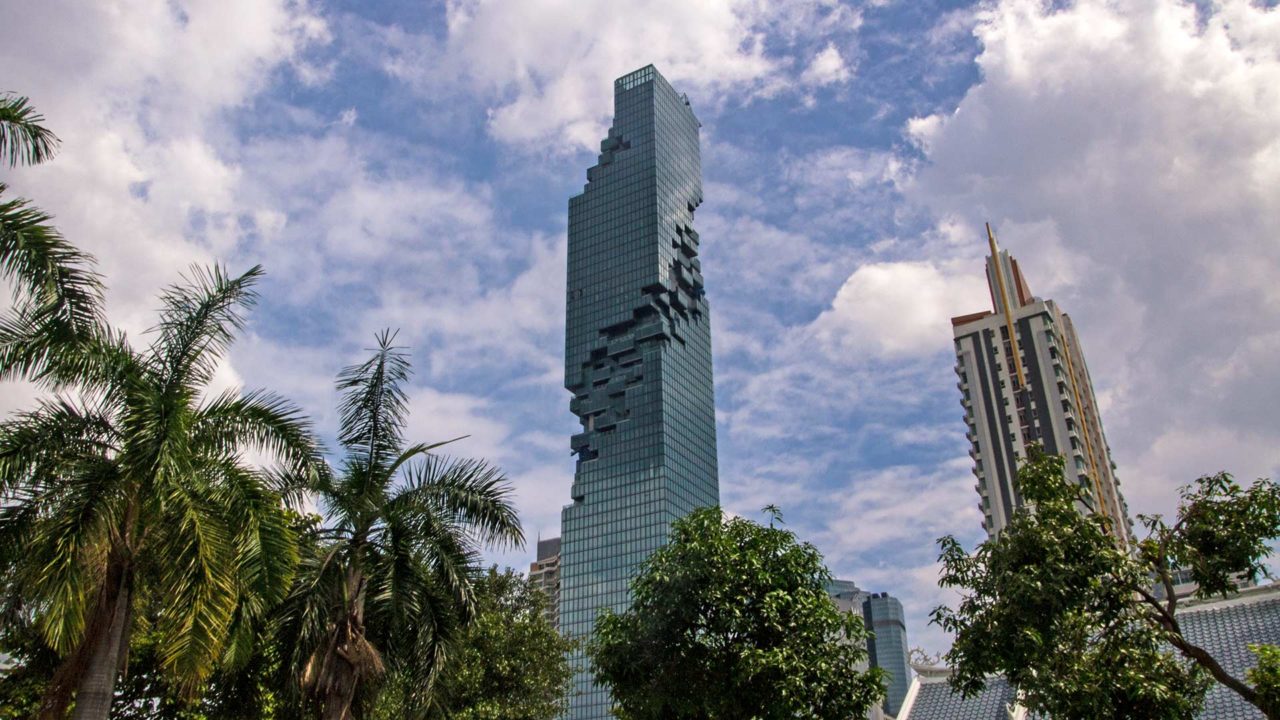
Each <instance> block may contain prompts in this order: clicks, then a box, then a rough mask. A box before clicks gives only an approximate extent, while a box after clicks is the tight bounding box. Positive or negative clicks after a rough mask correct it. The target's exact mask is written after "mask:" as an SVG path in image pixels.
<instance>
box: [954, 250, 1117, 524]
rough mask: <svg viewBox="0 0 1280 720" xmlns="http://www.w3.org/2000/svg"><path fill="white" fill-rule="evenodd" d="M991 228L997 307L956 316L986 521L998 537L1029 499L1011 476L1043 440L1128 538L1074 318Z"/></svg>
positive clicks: (963, 391)
mask: <svg viewBox="0 0 1280 720" xmlns="http://www.w3.org/2000/svg"><path fill="white" fill-rule="evenodd" d="M987 236H988V240H989V242H990V246H991V256H990V257H988V258H987V284H988V285H989V287H990V289H991V305H992V308H993V309H992V310H985V311H982V312H977V313H972V314H969V315H961V316H959V317H954V318H952V319H951V325H952V329H953V332H954V335H955V351H956V374H957V375H958V376H959V382H958V384H957V387H958V388H959V389H960V395H961V400H960V402H961V404H962V405H963V406H964V420H965V423H966V425H967V426H968V433H967V437H968V438H969V442H970V443H971V446H972V447H971V449H970V451H969V454H970V455H971V456H972V457H973V462H974V466H973V473H974V475H975V476H977V479H978V483H977V485H976V486H975V489H976V490H977V491H978V494H979V496H980V497H981V500H980V503H979V508H980V509H981V510H982V515H983V528H984V529H986V531H987V533H988V534H989V535H991V536H994V535H995V534H996V533H998V532H999V531H1000V530H1001V529H1002V528H1004V526H1005V525H1007V524H1008V523H1009V520H1010V519H1011V518H1012V517H1013V512H1014V510H1016V509H1017V508H1018V507H1019V506H1020V505H1021V504H1022V499H1021V497H1020V496H1019V494H1018V492H1017V490H1016V488H1015V487H1014V484H1013V479H1014V477H1015V473H1016V471H1017V467H1018V463H1019V461H1020V460H1023V459H1025V458H1026V457H1027V447H1028V446H1030V445H1032V444H1036V443H1039V444H1041V445H1043V446H1044V448H1045V450H1046V451H1047V452H1049V453H1050V454H1055V455H1064V456H1065V457H1066V473H1067V479H1068V480H1069V481H1072V482H1078V483H1079V484H1080V485H1082V486H1084V487H1085V488H1087V489H1088V491H1089V495H1090V497H1091V503H1092V506H1093V508H1092V509H1093V510H1094V511H1096V512H1101V513H1103V514H1105V515H1106V516H1107V517H1108V518H1110V519H1111V520H1112V525H1111V526H1112V531H1113V532H1114V533H1115V534H1116V535H1117V537H1118V538H1119V539H1120V540H1121V542H1122V543H1123V544H1125V545H1128V544H1129V543H1130V541H1131V536H1132V533H1133V528H1132V523H1131V521H1130V520H1129V512H1128V507H1127V506H1126V505H1125V502H1124V498H1123V497H1122V496H1121V494H1120V482H1119V481H1118V480H1117V479H1116V476H1115V464H1114V463H1113V462H1112V461H1111V448H1110V447H1109V446H1108V445H1107V438H1106V435H1105V434H1104V433H1103V431H1102V420H1101V419H1100V418H1099V416H1098V405H1097V400H1096V399H1095V398H1094V394H1093V382H1092V381H1091V380H1090V378H1089V369H1088V367H1087V366H1086V365H1085V361H1084V353H1083V351H1082V350H1081V348H1080V340H1079V338H1078V337H1077V336H1076V331H1075V328H1074V326H1073V325H1072V324H1071V318H1070V317H1068V316H1067V315H1066V313H1064V312H1062V311H1061V310H1060V309H1059V308H1058V306H1057V305H1056V304H1055V303H1054V302H1053V301H1052V300H1044V299H1041V298H1037V297H1035V296H1033V295H1032V294H1031V289H1030V288H1029V287H1028V285H1027V281H1026V279H1025V278H1024V277H1023V276H1022V272H1021V270H1020V269H1019V268H1018V261H1017V260H1015V259H1013V258H1012V257H1010V255H1009V253H1008V252H1006V251H1002V250H999V249H998V248H997V247H996V241H995V236H994V235H993V234H992V233H991V229H990V226H988V228H987Z"/></svg>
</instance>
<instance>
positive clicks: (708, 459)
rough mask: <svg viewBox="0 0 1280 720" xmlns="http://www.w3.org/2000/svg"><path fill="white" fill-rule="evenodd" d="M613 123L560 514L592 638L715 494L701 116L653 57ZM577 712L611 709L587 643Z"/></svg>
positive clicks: (623, 92)
mask: <svg viewBox="0 0 1280 720" xmlns="http://www.w3.org/2000/svg"><path fill="white" fill-rule="evenodd" d="M613 91H614V119H613V126H612V127H611V128H609V133H608V136H607V137H606V138H605V139H604V140H603V141H602V142H601V143H600V156H599V160H598V162H597V163H596V165H595V166H594V167H592V168H590V169H588V170H587V184H586V187H585V188H584V189H583V192H582V194H581V195H578V196H576V197H573V198H570V200H569V276H568V286H567V287H568V302H567V319H566V320H567V321H566V327H565V387H566V388H567V389H568V390H569V391H570V392H572V393H573V399H572V400H571V401H570V403H569V407H570V409H571V410H572V411H573V413H574V414H575V415H577V416H578V419H579V420H580V421H581V422H582V432H580V433H578V434H576V435H574V436H573V438H572V439H571V440H570V447H571V449H572V450H573V452H574V453H575V454H576V455H577V470H576V472H575V474H574V482H573V488H572V491H571V493H570V494H571V496H572V499H573V504H572V505H569V506H567V507H565V509H564V512H563V514H562V516H561V525H562V532H561V537H562V540H563V545H562V548H561V591H560V592H561V594H560V598H561V599H560V626H561V629H562V631H563V632H564V633H565V634H566V635H567V636H569V637H572V638H585V637H586V636H589V635H590V633H591V630H592V628H593V626H594V624H595V618H596V614H597V613H598V612H599V611H600V610H602V609H604V608H612V609H615V610H623V609H624V608H626V607H627V606H628V604H629V601H630V594H629V590H628V584H629V582H630V580H631V578H632V577H633V576H634V574H635V572H636V570H637V567H638V565H639V564H640V563H641V562H642V561H643V560H644V559H645V558H647V557H648V556H649V554H650V553H651V552H652V551H653V550H654V549H656V548H657V547H659V546H660V545H662V544H664V543H665V542H666V540H667V534H668V531H669V528H670V525H671V523H672V522H673V521H674V520H676V519H678V518H681V517H683V516H684V515H686V514H688V513H689V512H691V511H692V510H694V509H695V508H698V507H704V506H709V505H716V504H718V503H719V498H720V492H719V483H718V480H717V475H716V434H715V432H716V428H715V407H714V396H713V392H712V383H711V328H710V317H709V309H708V306H707V300H706V297H705V295H704V293H703V286H702V268H701V263H700V262H699V260H698V233H697V232H695V231H694V229H693V212H694V209H695V208H697V207H698V205H699V204H700V203H701V202H702V165H701V159H700V156H699V149H698V128H699V127H700V124H699V123H698V119H697V118H696V117H694V115H693V110H692V109H690V107H689V101H688V98H686V97H684V96H682V95H680V94H678V93H676V91H675V90H674V89H672V87H671V85H669V84H668V83H667V81H666V80H665V79H664V78H663V77H662V76H661V75H659V74H658V72H657V71H656V70H655V69H654V68H653V66H648V67H644V68H641V69H639V70H636V71H635V72H632V73H629V74H627V75H624V76H623V77H621V78H618V80H616V81H615V82H614V86H613ZM572 661H573V664H574V669H575V678H574V688H573V691H572V695H571V697H570V704H569V712H568V715H567V717H568V718H571V719H573V720H583V719H586V718H591V719H594V718H601V719H603V718H607V717H609V707H610V703H611V701H610V698H609V694H608V691H607V689H604V688H598V687H596V686H595V685H594V683H593V682H592V680H591V670H590V668H589V667H588V666H587V663H586V659H585V657H584V656H583V654H582V653H581V651H579V652H578V653H577V654H576V655H575V656H574V657H573V658H572Z"/></svg>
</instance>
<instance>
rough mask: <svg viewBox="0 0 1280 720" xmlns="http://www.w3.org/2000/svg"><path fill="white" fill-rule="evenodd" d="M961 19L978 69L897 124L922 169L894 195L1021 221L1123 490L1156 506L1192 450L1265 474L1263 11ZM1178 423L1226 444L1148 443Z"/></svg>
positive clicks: (1210, 462) (1194, 461)
mask: <svg viewBox="0 0 1280 720" xmlns="http://www.w3.org/2000/svg"><path fill="white" fill-rule="evenodd" d="M976 32H977V33H978V37H979V39H980V40H981V41H982V44H983V51H982V53H981V55H980V56H979V57H978V63H979V65H980V67H981V69H982V72H983V80H982V82H981V83H979V84H978V85H976V86H974V87H973V88H972V89H971V90H970V91H969V92H968V93H967V95H966V96H965V97H964V99H963V100H962V102H961V103H960V105H959V107H958V108H957V109H956V111H955V112H954V113H951V114H944V115H933V116H929V117H925V118H920V119H917V120H916V121H914V122H912V123H911V125H910V127H909V133H910V135H911V136H912V137H913V138H914V139H915V141H916V142H917V143H918V144H919V147H920V148H921V150H922V151H923V153H924V155H925V157H926V159H927V163H928V164H927V167H926V169H924V170H923V171H922V172H920V173H919V175H917V176H916V177H915V178H914V180H913V181H912V182H911V183H910V185H909V187H908V189H907V195H908V197H911V198H913V199H915V200H917V201H920V202H922V203H925V204H926V205H928V206H929V207H930V208H932V209H933V210H934V211H935V212H936V213H938V214H940V215H947V216H955V217H962V218H969V219H970V224H971V225H973V226H975V227H980V222H979V221H980V219H981V218H983V217H984V216H986V217H990V218H994V219H996V220H999V221H1003V222H1004V223H1005V224H1007V225H1009V226H1014V227H1017V228H1018V230H1017V231H1013V230H1010V229H1006V231H1005V232H1004V234H1003V235H1004V240H1005V244H1006V246H1008V247H1011V248H1013V250H1014V252H1015V253H1016V254H1017V255H1018V256H1019V258H1020V261H1021V263H1022V266H1023V268H1024V270H1025V272H1026V273H1027V275H1028V277H1029V279H1030V281H1031V283H1032V286H1033V288H1034V287H1036V285H1037V283H1038V282H1039V278H1042V277H1046V276H1048V277H1050V278H1052V282H1051V283H1050V285H1051V286H1052V287H1051V290H1052V291H1053V293H1054V295H1055V296H1056V299H1057V300H1059V302H1060V303H1061V304H1062V305H1063V307H1064V308H1066V309H1067V311H1068V312H1070V313H1071V314H1072V315H1073V316H1074V317H1075V319H1076V321H1077V325H1078V327H1079V329H1080V331H1081V333H1082V336H1083V341H1084V344H1085V349H1086V352H1087V354H1088V357H1089V363H1090V369H1091V371H1092V375H1093V378H1094V381H1095V383H1096V384H1097V385H1098V386H1099V388H1100V389H1101V390H1103V391H1104V392H1105V393H1106V394H1107V396H1108V399H1109V408H1108V411H1109V412H1108V414H1107V416H1106V417H1105V418H1104V421H1105V423H1106V425H1107V429H1108V437H1109V439H1110V440H1111V443H1112V446H1113V450H1114V451H1115V454H1116V456H1117V461H1118V462H1119V463H1120V473H1121V477H1122V478H1126V479H1127V480H1128V485H1127V486H1128V487H1132V488H1133V490H1132V494H1133V495H1134V496H1135V497H1142V498H1145V499H1149V500H1150V501H1151V502H1152V503H1156V507H1155V508H1151V509H1161V510H1165V509H1167V508H1168V507H1169V506H1170V505H1171V502H1172V501H1171V494H1172V493H1171V491H1172V489H1173V488H1174V487H1175V486H1176V485H1177V484H1179V483H1182V482H1186V481H1189V480H1190V479H1192V478H1193V477H1194V475H1195V474H1196V473H1197V472H1200V471H1202V470H1192V469H1191V467H1196V468H1201V469H1203V468H1206V467H1223V468H1234V469H1236V470H1238V471H1240V472H1241V473H1243V474H1246V475H1263V474H1274V473H1275V472H1276V470H1277V465H1276V462H1277V459H1276V456H1275V455H1274V454H1273V453H1268V452H1260V451H1258V448H1260V447H1265V446H1271V447H1274V446H1275V445H1276V444H1277V443H1276V441H1277V440H1280V436H1277V435H1276V433H1275V430H1274V423H1267V422H1265V421H1261V418H1262V417H1263V416H1264V415H1263V413H1264V410H1263V406H1274V404H1275V403H1276V402H1277V400H1280V383H1277V381H1276V378H1275V374H1274V372H1273V371H1272V368H1273V366H1274V362H1273V360H1272V358H1271V354H1270V353H1269V352H1267V351H1260V350H1258V349H1259V348H1263V347H1273V346H1275V343H1276V342H1277V340H1276V338H1277V331H1276V329H1275V318H1276V317H1277V316H1280V292H1277V290H1276V285H1275V282H1274V278H1276V277H1278V276H1280V245H1277V244H1276V243H1275V242H1274V238H1275V237H1276V236H1277V232H1278V231H1280V195H1277V194H1276V193H1275V187H1276V186H1277V183H1276V179H1277V177H1278V175H1280V150H1277V148H1280V141H1277V138H1278V137H1280V94H1277V93H1276V92H1275V88H1276V87H1277V83H1280V52H1278V51H1277V48H1280V9H1277V8H1274V7H1271V8H1268V7H1265V6H1262V5H1258V4H1255V3H1250V2H1244V1H1236V2H1224V3H1220V4H1217V5H1215V6H1213V7H1210V8H1204V9H1201V10H1199V11H1198V10H1197V8H1196V6H1194V5H1193V4H1191V3H1183V2H1175V1H1173V0H1125V1H1121V0H1109V1H1105V2H1104V1H1103V0H1080V1H1079V2H1076V3H1073V4H1072V5H1070V6H1067V7H1065V8H1053V9H1050V8H1046V7H1045V6H1044V5H1043V4H1042V3H1038V2H1029V1H1027V0H1009V1H1007V2H1002V3H999V4H997V5H995V6H992V7H991V8H990V9H988V10H987V11H986V12H984V13H981V14H980V15H979V22H978V25H977V29H976ZM1066 259H1072V263H1073V264H1074V267H1070V264H1068V263H1066V262H1064V260H1066ZM1064 268H1065V269H1068V272H1063V270H1064ZM1038 292H1040V291H1039V290H1038ZM1041 294H1048V293H1045V292H1041ZM1174 407H1177V408H1178V411H1177V412H1173V411H1172V410H1173V408H1174ZM1196 436H1201V437H1206V438H1212V437H1218V438H1224V437H1232V438H1237V441H1236V442H1231V443H1217V442H1211V443H1192V444H1191V445H1190V446H1188V445H1182V448H1183V452H1179V453H1177V454H1178V455H1179V457H1181V458H1182V459H1183V460H1184V461H1185V462H1184V463H1179V465H1185V466H1186V469H1185V470H1180V469H1178V468H1176V467H1169V466H1168V465H1167V464H1165V463H1161V462H1158V461H1155V460H1154V459H1153V458H1152V453H1153V452H1155V449H1156V448H1160V447H1164V448H1165V449H1166V450H1167V449H1168V448H1169V447H1171V446H1170V445H1169V444H1168V439H1169V438H1175V437H1183V438H1186V437H1196ZM1188 447H1192V448H1196V449H1197V452H1196V453H1195V457H1194V458H1193V457H1187V456H1186V452H1188ZM1130 463H1132V464H1130ZM1126 466H1128V467H1133V468H1135V470H1137V472H1127V471H1126ZM1139 468H1140V470H1139ZM1136 509H1137V510H1142V509H1144V508H1143V507H1142V506H1138V507H1137V508H1136Z"/></svg>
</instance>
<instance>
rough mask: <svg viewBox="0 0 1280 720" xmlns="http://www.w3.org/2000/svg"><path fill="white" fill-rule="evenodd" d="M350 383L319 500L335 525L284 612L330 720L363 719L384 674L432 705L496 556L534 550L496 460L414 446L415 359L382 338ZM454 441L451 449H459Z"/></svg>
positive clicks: (312, 693)
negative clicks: (409, 388) (486, 566)
mask: <svg viewBox="0 0 1280 720" xmlns="http://www.w3.org/2000/svg"><path fill="white" fill-rule="evenodd" d="M377 339H378V347H377V349H376V350H375V351H374V354H373V356H372V357H371V358H369V359H368V360H367V361H365V362H364V363H361V364H359V365H354V366H351V367H348V368H346V369H344V370H343V371H342V372H341V374H340V375H339V376H338V390H339V391H340V392H342V394H343V397H342V402H341V405H340V408H339V410H340V416H341V417H340V422H341V429H340V433H339V438H338V439H339V441H340V442H341V444H342V446H343V448H344V450H345V457H344V458H343V460H342V466H341V472H340V474H339V476H338V477H337V478H336V479H332V480H329V479H327V476H326V480H325V481H323V482H322V483H320V485H319V487H318V488H317V490H318V494H319V496H320V498H321V499H322V501H323V504H324V507H325V510H326V511H327V515H328V518H329V520H330V522H329V527H327V528H325V529H323V530H322V531H321V533H320V534H321V542H320V545H319V554H318V556H317V557H315V558H313V559H312V560H311V561H307V560H305V559H304V561H303V563H302V566H301V569H300V571H299V577H298V580H297V582H296V583H295V587H294V590H293V592H292V593H291V595H290V597H289V599H288V600H287V601H286V602H285V604H284V609H283V612H282V618H283V619H282V627H283V632H282V637H283V638H284V644H283V647H284V650H282V652H283V653H284V658H285V665H286V667H289V668H290V669H291V671H292V672H293V673H294V679H293V681H294V683H295V684H296V688H297V689H298V690H300V691H301V692H302V695H303V696H304V698H305V702H306V703H307V704H308V705H311V706H312V707H314V708H315V709H317V710H318V711H319V714H320V716H321V717H323V718H325V720H347V719H348V718H352V717H356V716H357V715H358V714H359V713H360V712H361V705H362V699H365V698H367V697H368V695H369V694H370V692H371V691H372V689H373V688H374V687H376V685H377V683H378V681H379V680H380V679H381V678H382V676H383V674H384V672H387V671H391V672H395V673H396V674H397V676H399V677H408V678H412V680H411V683H412V687H411V688H410V689H409V694H410V696H411V697H410V700H411V702H410V706H412V705H414V704H417V705H418V706H424V705H425V702H426V693H427V691H428V690H429V689H430V684H431V682H432V680H433V679H434V677H435V673H436V670H437V669H438V668H439V667H440V663H441V660H442V659H443V654H444V650H445V645H446V643H447V642H448V641H449V639H450V638H451V637H452V635H453V633H454V632H455V631H456V630H457V628H458V627H459V626H460V624H461V623H463V622H465V621H466V620H467V619H468V618H469V616H470V613H471V612H472V610H473V608H474V596H473V593H472V581H473V580H474V579H475V578H476V577H477V576H478V574H479V571H480V570H479V561H480V557H479V550H480V548H481V546H483V545H485V544H493V545H498V546H509V545H522V544H523V542H524V535H523V533H522V531H521V529H520V521H519V519H518V518H517V517H516V513H515V510H514V508H513V507H512V505H511V500H510V495H511V488H510V485H509V484H508V483H507V482H506V479H505V477H504V476H503V475H502V473H501V472H500V471H498V470H497V469H495V468H493V467H491V466H490V465H488V464H486V463H485V462H483V461H476V460H449V459H444V458H441V457H439V456H436V455H432V454H429V451H430V450H432V449H434V448H436V447H438V446H439V445H442V444H444V443H436V444H434V445H426V444H417V445H409V446H406V445H405V443H404V440H403V437H402V435H403V430H404V425H405V420H406V415H407V410H406V407H405V393H404V389H403V385H404V383H405V382H406V381H407V380H408V377H409V362H408V359H407V357H406V355H405V353H404V352H403V351H402V350H401V349H400V348H397V347H395V346H394V345H393V341H394V335H393V334H391V333H390V332H383V333H381V334H379V335H378V338H377ZM450 442H451V441H450Z"/></svg>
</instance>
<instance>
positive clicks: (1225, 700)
mask: <svg viewBox="0 0 1280 720" xmlns="http://www.w3.org/2000/svg"><path fill="white" fill-rule="evenodd" d="M1268 589H1271V590H1274V589H1275V586H1270V587H1269V588H1259V589H1258V590H1260V591H1262V592H1260V593H1257V592H1251V593H1247V594H1244V595H1242V596H1240V597H1238V598H1234V599H1231V600H1225V601H1221V602H1213V603H1206V604H1204V605H1201V606H1190V607H1187V608H1186V609H1185V610H1179V611H1178V622H1179V624H1181V625H1182V632H1183V634H1184V635H1185V636H1186V638H1187V639H1188V640H1190V641H1191V642H1193V643H1195V644H1196V645H1199V646H1200V647H1202V648H1204V649H1205V650H1208V651H1209V654H1210V655H1212V656H1214V657H1215V658H1217V659H1218V662H1219V663H1221V664H1222V667H1223V669H1224V670H1226V671H1227V672H1228V673H1231V675H1232V676H1234V677H1236V678H1238V679H1240V680H1244V679H1245V673H1246V672H1247V671H1248V670H1249V669H1250V668H1252V667H1253V666H1254V665H1256V664H1257V661H1258V658H1257V656H1255V655H1254V654H1253V653H1251V652H1249V647H1248V646H1249V644H1250V643H1265V644H1270V645H1280V594H1277V593H1276V592H1274V591H1273V592H1266V591H1267V590H1268ZM1259 595H1260V597H1259ZM1200 717H1202V718H1206V720H1207V719H1208V718H1213V720H1254V719H1255V718H1258V719H1261V718H1264V717H1265V716H1264V715H1263V714H1262V713H1261V712H1260V711H1259V710H1258V709H1257V708H1255V707H1254V706H1252V705H1250V704H1249V703H1247V702H1245V701H1244V700H1243V699H1241V698H1240V696H1239V695H1236V694H1235V693H1233V692H1231V691H1230V690H1228V689H1227V688H1225V687H1223V686H1222V685H1221V684H1220V683H1216V682H1215V683H1214V684H1213V685H1212V686H1211V687H1210V689H1209V693H1208V694H1207V695H1205V698H1204V711H1203V712H1201V713H1200Z"/></svg>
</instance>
